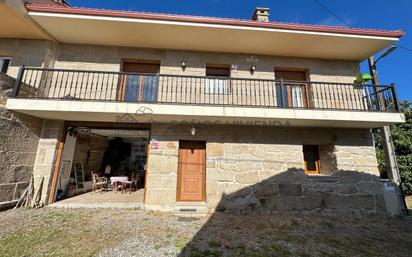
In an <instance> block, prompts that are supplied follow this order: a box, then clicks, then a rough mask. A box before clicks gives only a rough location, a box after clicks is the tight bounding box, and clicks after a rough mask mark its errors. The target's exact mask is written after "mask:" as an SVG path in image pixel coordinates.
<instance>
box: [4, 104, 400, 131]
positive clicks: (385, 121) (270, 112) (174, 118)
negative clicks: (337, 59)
mask: <svg viewBox="0 0 412 257" xmlns="http://www.w3.org/2000/svg"><path fill="white" fill-rule="evenodd" d="M7 108H8V109H9V110H13V111H17V112H21V113H26V114H29V115H33V116H37V117H40V118H44V119H57V120H68V121H94V122H136V123H153V122H165V123H180V122H185V123H205V124H227V125H230V124H233V125H269V126H305V127H341V128H342V127H351V128H375V127H381V126H384V125H390V124H396V123H401V122H405V116H404V115H403V114H402V113H384V112H362V111H345V110H307V109H283V108H267V107H266V108H262V107H237V106H211V105H183V104H152V103H144V104H142V103H118V102H101V101H66V100H37V99H16V98H11V99H8V101H7Z"/></svg>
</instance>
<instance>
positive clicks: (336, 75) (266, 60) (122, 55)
mask: <svg viewBox="0 0 412 257" xmlns="http://www.w3.org/2000/svg"><path fill="white" fill-rule="evenodd" d="M248 58H250V55H246V54H230V53H213V52H199V51H197V52H195V51H178V50H160V49H145V48H128V47H106V46H93V45H75V44H61V46H60V51H59V56H58V58H57V59H56V63H55V68H65V69H86V70H102V71H120V70H121V64H122V61H124V60H141V61H144V60H156V61H160V73H162V74H176V75H198V76H205V75H206V65H208V64H213V65H232V64H234V65H237V66H238V71H237V72H235V71H232V74H231V76H232V77H234V78H256V79H259V78H264V79H273V78H274V69H275V67H276V68H295V69H296V68H297V69H302V70H306V71H308V74H309V78H310V80H311V81H324V82H348V83H352V82H353V80H354V77H355V76H356V75H357V74H358V73H359V63H358V62H357V61H338V60H320V59H308V58H292V57H276V56H256V58H257V59H258V62H257V65H256V71H255V72H254V73H253V74H251V73H250V66H251V63H250V62H248V61H247V59H248ZM183 60H184V61H186V62H187V67H186V69H185V70H182V67H181V62H182V61H183Z"/></svg>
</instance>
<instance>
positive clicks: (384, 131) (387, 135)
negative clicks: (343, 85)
mask: <svg viewBox="0 0 412 257" xmlns="http://www.w3.org/2000/svg"><path fill="white" fill-rule="evenodd" d="M395 49H396V47H392V48H390V49H389V50H388V51H386V52H385V53H384V54H383V55H382V56H380V57H379V58H378V59H377V60H376V61H375V58H374V57H369V58H368V64H369V71H370V74H371V77H372V84H373V85H374V86H378V85H379V78H378V72H377V71H376V62H377V61H379V60H380V59H381V58H383V57H385V56H386V55H388V54H389V53H390V52H392V51H393V50H395ZM378 91H379V87H378V88H376V89H375V92H378ZM376 94H377V95H376V101H377V105H378V106H379V108H383V99H382V97H381V96H379V93H376ZM380 134H381V137H382V144H383V151H384V155H385V169H386V172H387V173H388V178H389V179H390V180H391V181H392V182H393V183H395V184H396V187H397V188H398V189H399V198H400V199H399V200H400V202H399V203H400V209H401V210H400V211H401V213H404V214H406V215H407V209H406V203H405V197H404V194H403V190H402V186H401V176H400V173H399V169H398V164H397V162H396V155H395V147H394V146H393V141H392V136H391V129H390V127H389V126H383V127H382V128H380Z"/></svg>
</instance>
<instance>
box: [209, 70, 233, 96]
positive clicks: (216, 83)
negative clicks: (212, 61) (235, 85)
mask: <svg viewBox="0 0 412 257" xmlns="http://www.w3.org/2000/svg"><path fill="white" fill-rule="evenodd" d="M206 77H207V78H206V94H227V93H228V84H229V78H230V69H229V67H206Z"/></svg>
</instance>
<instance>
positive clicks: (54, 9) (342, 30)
mask: <svg viewBox="0 0 412 257" xmlns="http://www.w3.org/2000/svg"><path fill="white" fill-rule="evenodd" d="M26 9H27V10H28V11H32V12H48V13H58V14H78V15H90V16H105V17H117V18H134V19H147V20H158V21H174V22H189V23H205V24H213V25H229V26H244V27H255V28H268V29H281V30H295V31H303V32H320V33H331V34H347V35H358V36H372V37H388V38H398V39H399V38H401V37H402V36H404V34H405V33H404V32H403V31H401V30H391V31H389V30H373V29H360V28H346V27H332V26H321V25H306V24H293V23H281V22H256V21H248V20H236V19H227V18H210V17H200V16H188V15H171V14H156V13H143V12H130V11H115V10H102V9H90V8H77V7H63V6H61V7H60V6H47V5H34V4H27V5H26Z"/></svg>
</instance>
